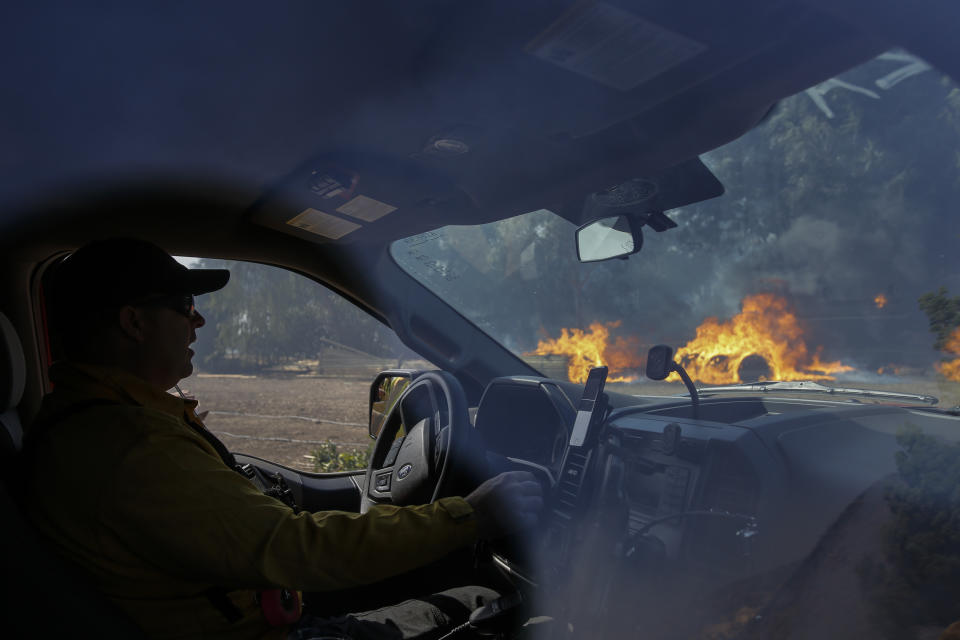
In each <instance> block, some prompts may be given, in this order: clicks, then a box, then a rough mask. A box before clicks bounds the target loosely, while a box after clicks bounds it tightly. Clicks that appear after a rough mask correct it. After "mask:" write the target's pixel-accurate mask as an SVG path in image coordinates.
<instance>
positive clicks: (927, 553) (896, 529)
mask: <svg viewBox="0 0 960 640" xmlns="http://www.w3.org/2000/svg"><path fill="white" fill-rule="evenodd" d="M897 442H898V443H899V444H900V445H901V446H902V447H903V450H902V451H900V452H898V454H897V469H898V470H899V473H900V479H901V480H902V483H899V484H896V485H893V486H891V488H890V489H889V490H888V492H887V496H886V497H887V502H888V504H889V506H890V510H891V512H892V514H893V520H892V522H891V524H890V527H889V529H888V531H887V555H888V558H889V560H890V563H891V565H892V566H893V567H894V568H895V569H896V572H895V575H891V574H890V572H887V575H885V576H882V578H883V581H884V582H885V588H884V591H885V592H886V597H885V598H884V600H885V603H884V604H885V607H886V608H887V614H888V615H890V616H891V617H893V618H895V619H899V620H901V621H902V620H912V621H913V624H918V623H927V622H929V623H936V624H943V625H946V624H949V623H951V622H953V621H955V620H957V619H960V599H958V598H957V593H960V444H958V443H948V442H944V441H942V440H940V439H938V438H935V437H933V436H929V435H926V434H924V433H922V432H921V431H920V430H919V429H918V428H916V427H908V428H907V429H905V430H903V431H902V432H901V433H900V434H898V436H897Z"/></svg>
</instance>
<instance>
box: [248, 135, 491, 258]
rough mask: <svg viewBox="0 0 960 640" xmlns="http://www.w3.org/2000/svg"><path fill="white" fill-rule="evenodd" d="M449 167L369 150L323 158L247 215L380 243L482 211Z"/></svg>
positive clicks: (315, 233)
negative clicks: (448, 174)
mask: <svg viewBox="0 0 960 640" xmlns="http://www.w3.org/2000/svg"><path fill="white" fill-rule="evenodd" d="M473 208H474V206H473V204H472V203H471V201H470V198H469V197H467V195H466V194H464V193H463V192H462V191H461V190H460V189H458V188H457V187H456V185H455V184H453V182H452V181H451V180H450V179H449V178H448V177H446V176H444V175H443V174H441V173H439V172H436V171H433V170H431V169H430V168H427V167H423V166H421V165H418V164H417V163H415V162H411V161H409V160H406V159H398V158H390V157H385V156H377V155H373V154H366V153H359V152H357V153H351V152H344V153H335V154H328V155H324V156H319V157H316V158H314V159H312V160H310V161H309V162H307V163H305V164H304V165H302V166H301V167H300V168H298V169H297V170H296V171H294V172H293V173H292V174H290V176H288V177H287V178H286V179H285V180H284V181H283V182H282V183H281V184H280V185H279V186H278V187H276V188H275V189H273V191H272V192H271V193H270V194H269V195H268V196H267V197H265V198H264V199H262V200H261V201H260V202H259V203H257V204H256V205H255V206H254V207H253V208H252V209H251V211H250V212H249V213H248V220H249V221H250V222H253V223H254V224H258V225H261V226H264V227H269V228H271V229H276V230H277V231H281V232H283V233H286V234H288V235H293V236H296V237H299V238H303V239H305V240H308V241H310V242H313V243H317V244H325V243H329V242H336V243H338V244H352V243H357V242H379V241H383V240H389V239H394V238H400V237H405V236H409V235H413V234H416V233H421V232H423V231H427V230H430V229H435V228H437V227H441V226H444V225H446V224H464V223H465V222H464V221H465V220H471V219H473V218H475V216H476V214H475V213H473Z"/></svg>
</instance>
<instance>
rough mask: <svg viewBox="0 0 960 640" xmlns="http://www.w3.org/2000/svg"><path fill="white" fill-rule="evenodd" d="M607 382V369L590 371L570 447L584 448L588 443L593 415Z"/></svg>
mask: <svg viewBox="0 0 960 640" xmlns="http://www.w3.org/2000/svg"><path fill="white" fill-rule="evenodd" d="M606 381H607V368H606V367H594V368H593V369H590V375H588V376H587V383H586V384H585V385H584V387H583V396H581V397H580V404H579V405H578V406H577V419H576V420H575V421H574V423H573V433H571V434H570V446H571V447H582V446H583V443H584V442H586V441H587V435H588V434H589V432H590V425H591V424H593V413H594V411H595V410H596V408H597V400H598V399H599V398H600V394H601V393H603V385H604V383H605V382H606Z"/></svg>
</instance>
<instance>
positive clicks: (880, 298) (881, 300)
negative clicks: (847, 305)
mask: <svg viewBox="0 0 960 640" xmlns="http://www.w3.org/2000/svg"><path fill="white" fill-rule="evenodd" d="M873 304H875V305H877V309H883V308H884V307H885V306H887V296H885V295H883V294H882V293H878V294H877V295H876V296H874V297H873Z"/></svg>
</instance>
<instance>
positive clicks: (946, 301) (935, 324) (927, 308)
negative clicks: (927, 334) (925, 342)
mask: <svg viewBox="0 0 960 640" xmlns="http://www.w3.org/2000/svg"><path fill="white" fill-rule="evenodd" d="M918 302H919V303H920V309H921V310H922V311H923V312H924V313H925V314H927V319H928V320H929V321H930V331H931V332H933V333H935V334H936V336H937V340H936V342H934V343H933V346H934V348H936V349H938V350H941V351H943V350H944V347H945V346H946V343H947V340H948V339H949V337H950V334H951V333H953V330H954V329H956V328H957V327H960V296H955V297H953V298H950V297H948V295H947V288H946V287H940V288H939V289H938V290H936V291H931V292H930V293H925V294H923V295H922V296H920V299H919V300H918Z"/></svg>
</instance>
